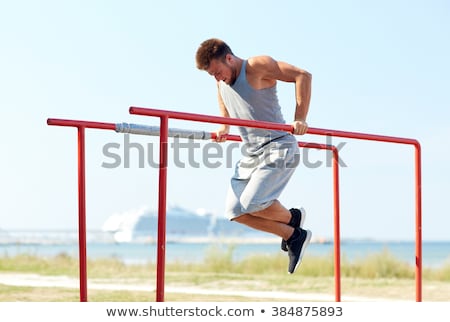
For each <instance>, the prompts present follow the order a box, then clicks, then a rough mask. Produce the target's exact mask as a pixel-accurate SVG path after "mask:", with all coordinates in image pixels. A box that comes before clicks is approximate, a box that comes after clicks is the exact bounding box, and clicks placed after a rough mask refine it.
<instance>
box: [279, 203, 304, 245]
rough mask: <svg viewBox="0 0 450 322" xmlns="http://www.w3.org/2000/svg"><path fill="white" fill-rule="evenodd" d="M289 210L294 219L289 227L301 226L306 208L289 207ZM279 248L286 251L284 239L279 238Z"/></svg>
mask: <svg viewBox="0 0 450 322" xmlns="http://www.w3.org/2000/svg"><path fill="white" fill-rule="evenodd" d="M289 211H290V212H291V214H292V218H293V219H294V220H293V224H292V226H291V227H293V228H297V227H300V228H303V223H304V222H305V218H306V210H305V209H304V208H303V207H302V208H300V209H297V208H291V209H289ZM281 250H283V251H285V252H287V251H288V249H287V245H286V241H285V240H284V239H282V240H281Z"/></svg>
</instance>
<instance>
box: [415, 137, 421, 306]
mask: <svg viewBox="0 0 450 322" xmlns="http://www.w3.org/2000/svg"><path fill="white" fill-rule="evenodd" d="M414 146H415V148H416V153H415V161H416V301H417V302H421V301H422V153H421V148H420V144H419V143H418V142H417V144H415V145H414Z"/></svg>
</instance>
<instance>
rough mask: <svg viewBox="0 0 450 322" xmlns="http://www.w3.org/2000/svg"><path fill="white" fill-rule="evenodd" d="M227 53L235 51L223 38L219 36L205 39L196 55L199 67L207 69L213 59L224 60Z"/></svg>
mask: <svg viewBox="0 0 450 322" xmlns="http://www.w3.org/2000/svg"><path fill="white" fill-rule="evenodd" d="M227 54H231V55H233V52H232V51H231V49H230V47H229V46H228V45H227V44H226V43H225V42H224V41H223V40H220V39H217V38H211V39H208V40H205V41H204V42H202V43H201V44H200V47H199V48H198V49H197V54H196V56H195V60H196V62H197V68H198V69H201V70H206V69H208V67H209V64H210V63H211V60H213V59H220V60H224V59H225V56H226V55H227Z"/></svg>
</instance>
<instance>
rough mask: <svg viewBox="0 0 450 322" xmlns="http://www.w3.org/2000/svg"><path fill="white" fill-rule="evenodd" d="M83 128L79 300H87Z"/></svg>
mask: <svg viewBox="0 0 450 322" xmlns="http://www.w3.org/2000/svg"><path fill="white" fill-rule="evenodd" d="M84 134H85V128H84V127H82V126H79V127H78V248H79V259H80V263H79V264H80V302H87V264H86V166H85V135H84Z"/></svg>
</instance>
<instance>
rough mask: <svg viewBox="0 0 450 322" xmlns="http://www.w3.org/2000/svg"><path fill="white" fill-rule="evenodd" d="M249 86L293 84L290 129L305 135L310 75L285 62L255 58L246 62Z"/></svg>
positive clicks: (309, 97) (268, 58) (266, 57)
mask: <svg viewBox="0 0 450 322" xmlns="http://www.w3.org/2000/svg"><path fill="white" fill-rule="evenodd" d="M248 64H249V67H250V70H249V72H250V77H248V76H249V75H247V77H248V80H249V82H250V84H251V85H252V86H253V87H254V88H256V89H261V88H267V87H270V86H273V85H275V83H276V81H277V80H280V81H283V82H291V83H294V82H295V103H296V105H295V115H294V122H293V123H292V127H293V129H294V131H293V132H294V134H305V133H306V131H307V130H308V124H307V123H306V117H307V115H308V111H309V104H310V101H311V80H312V75H311V74H310V73H308V72H307V71H305V70H303V69H300V68H298V67H296V66H293V65H290V64H288V63H285V62H280V61H276V60H274V59H273V58H271V57H269V56H257V57H253V58H250V59H249V61H248Z"/></svg>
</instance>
